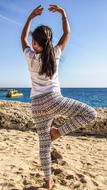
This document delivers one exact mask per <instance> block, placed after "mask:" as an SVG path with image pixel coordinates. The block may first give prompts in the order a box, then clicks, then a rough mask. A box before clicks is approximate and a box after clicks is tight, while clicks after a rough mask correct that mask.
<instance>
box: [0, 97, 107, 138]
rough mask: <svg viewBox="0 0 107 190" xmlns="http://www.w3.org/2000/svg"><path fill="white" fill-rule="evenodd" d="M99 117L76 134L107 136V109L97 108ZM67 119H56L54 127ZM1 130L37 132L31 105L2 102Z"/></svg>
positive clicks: (0, 113)
mask: <svg viewBox="0 0 107 190" xmlns="http://www.w3.org/2000/svg"><path fill="white" fill-rule="evenodd" d="M96 111H97V113H98V117H97V120H96V122H95V123H94V124H93V125H92V124H91V125H87V126H86V127H85V126H83V127H81V128H80V129H78V130H77V131H75V133H80V132H82V133H88V134H101V135H106V134H107V108H96ZM66 119H67V118H65V117H64V116H63V117H58V118H54V120H53V123H52V126H53V125H54V126H55V127H59V126H61V125H62V124H63V123H64V122H65V121H66ZM0 128H5V129H16V130H23V131H24V130H33V131H36V125H35V122H34V120H33V118H32V111H31V103H24V102H18V101H5V100H2V101H0Z"/></svg>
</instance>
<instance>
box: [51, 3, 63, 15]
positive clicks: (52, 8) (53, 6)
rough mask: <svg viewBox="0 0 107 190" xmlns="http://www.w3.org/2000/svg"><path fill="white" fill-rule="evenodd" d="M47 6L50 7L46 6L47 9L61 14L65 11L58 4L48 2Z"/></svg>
mask: <svg viewBox="0 0 107 190" xmlns="http://www.w3.org/2000/svg"><path fill="white" fill-rule="evenodd" d="M49 6H50V7H49V8H48V10H49V11H51V12H59V13H61V14H63V13H64V12H65V10H64V9H63V8H62V7H60V6H58V5H55V4H50V5H49Z"/></svg>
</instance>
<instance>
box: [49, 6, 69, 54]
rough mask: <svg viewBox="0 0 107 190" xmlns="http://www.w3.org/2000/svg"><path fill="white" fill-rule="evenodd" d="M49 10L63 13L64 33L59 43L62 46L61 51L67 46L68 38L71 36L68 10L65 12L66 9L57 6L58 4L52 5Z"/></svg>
mask: <svg viewBox="0 0 107 190" xmlns="http://www.w3.org/2000/svg"><path fill="white" fill-rule="evenodd" d="M49 10H50V11H52V12H59V13H61V15H62V26H63V35H62V37H61V38H60V40H59V42H58V44H57V45H58V46H59V47H60V49H61V51H63V50H64V48H65V46H66V43H67V41H68V39H69V37H70V33H71V31H70V26H69V22H68V19H67V15H66V12H65V10H64V9H63V8H61V7H59V6H57V5H50V8H49Z"/></svg>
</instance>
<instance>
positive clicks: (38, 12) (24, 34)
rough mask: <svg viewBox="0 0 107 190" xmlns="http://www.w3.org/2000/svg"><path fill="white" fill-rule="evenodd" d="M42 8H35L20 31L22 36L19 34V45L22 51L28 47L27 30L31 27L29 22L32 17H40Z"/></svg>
mask: <svg viewBox="0 0 107 190" xmlns="http://www.w3.org/2000/svg"><path fill="white" fill-rule="evenodd" d="M42 10H43V8H42V7H41V5H39V6H38V7H37V8H35V9H34V10H33V11H32V13H31V14H30V15H29V16H28V19H27V21H26V24H25V26H24V28H23V30H22V34H21V43H22V48H23V51H24V49H25V48H26V47H28V46H30V45H29V43H28V34H29V30H30V25H31V21H32V19H33V18H34V17H36V16H38V15H41V13H42Z"/></svg>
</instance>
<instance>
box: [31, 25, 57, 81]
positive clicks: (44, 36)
mask: <svg viewBox="0 0 107 190" xmlns="http://www.w3.org/2000/svg"><path fill="white" fill-rule="evenodd" d="M30 33H31V35H32V38H33V39H34V40H35V41H37V42H38V44H39V45H40V46H42V47H43V51H42V52H41V59H42V66H41V68H40V71H39V74H40V75H43V74H45V75H46V76H47V77H50V79H51V78H52V76H53V74H54V73H55V72H56V64H55V52H54V47H53V43H52V39H53V34H52V29H51V28H50V27H49V26H45V25H39V26H38V27H37V28H35V30H34V31H33V32H30Z"/></svg>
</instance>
